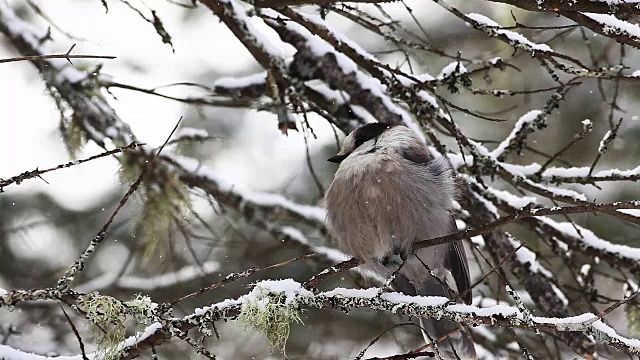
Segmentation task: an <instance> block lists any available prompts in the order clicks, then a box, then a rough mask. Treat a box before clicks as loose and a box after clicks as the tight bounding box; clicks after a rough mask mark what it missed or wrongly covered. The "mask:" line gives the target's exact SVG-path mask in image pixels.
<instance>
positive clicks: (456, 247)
mask: <svg viewBox="0 0 640 360" xmlns="http://www.w3.org/2000/svg"><path fill="white" fill-rule="evenodd" d="M451 223H452V224H453V225H452V230H451V232H452V233H453V232H455V231H456V222H455V219H454V218H453V216H452V217H451ZM445 266H446V267H447V269H448V270H449V271H450V272H451V275H453V279H454V280H455V281H456V287H457V288H458V293H459V294H462V293H464V292H465V291H467V289H469V287H471V279H470V278H469V263H468V261H467V254H466V252H465V250H464V245H463V244H462V240H457V241H454V242H452V243H450V244H449V249H448V251H447V255H446V260H445ZM463 300H464V302H465V303H467V304H471V291H467V293H466V294H465V296H464V298H463Z"/></svg>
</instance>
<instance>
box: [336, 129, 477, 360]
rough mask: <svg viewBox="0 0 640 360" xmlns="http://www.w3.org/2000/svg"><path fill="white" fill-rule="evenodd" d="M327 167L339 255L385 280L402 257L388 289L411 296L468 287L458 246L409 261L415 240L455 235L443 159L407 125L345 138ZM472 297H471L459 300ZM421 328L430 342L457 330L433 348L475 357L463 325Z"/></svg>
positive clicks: (451, 189) (449, 176) (424, 322)
mask: <svg viewBox="0 0 640 360" xmlns="http://www.w3.org/2000/svg"><path fill="white" fill-rule="evenodd" d="M329 161H333V162H340V167H339V168H338V171H337V172H336V174H335V178H334V180H333V183H332V184H331V186H330V187H329V190H328V191H327V194H326V208H327V220H328V226H329V230H330V231H331V233H332V234H333V235H334V236H335V237H336V238H337V240H338V245H339V247H340V248H341V249H342V250H343V251H345V252H347V253H349V254H351V255H353V256H356V257H357V258H359V259H361V260H362V261H364V265H363V267H364V268H365V269H367V270H370V271H373V272H375V273H376V274H378V275H380V276H383V277H385V278H389V277H390V276H391V275H392V273H393V272H394V271H395V270H396V269H397V268H398V266H399V265H400V264H401V263H402V262H403V260H402V259H406V263H405V264H404V266H403V267H402V269H401V271H400V273H399V274H398V275H397V276H396V279H395V280H394V281H393V282H392V286H393V288H394V289H395V290H396V291H400V292H402V293H405V294H408V295H433V296H446V297H450V298H451V297H452V296H454V294H452V293H451V291H450V288H456V290H457V291H458V292H460V293H462V292H464V291H465V290H467V289H468V288H469V286H470V281H469V270H468V264H467V259H466V255H465V251H464V247H463V245H462V243H461V242H459V241H458V242H454V243H450V244H444V245H437V246H433V247H429V248H425V249H421V250H419V251H417V252H416V254H413V255H410V254H411V248H412V244H413V243H414V242H416V241H420V240H426V239H430V238H434V237H438V236H443V235H448V234H450V233H452V232H455V231H456V227H455V221H454V218H453V217H452V214H451V211H452V206H453V203H452V201H453V200H454V198H455V195H456V194H455V192H456V189H455V182H454V176H453V172H452V170H451V167H450V165H449V163H448V162H447V161H446V160H445V159H444V158H442V157H438V158H435V157H434V156H433V155H431V153H430V152H429V151H428V149H427V148H426V146H425V144H424V143H423V142H422V141H421V140H420V139H419V138H418V137H417V136H416V135H415V134H414V133H413V132H412V131H411V130H410V129H408V128H407V127H405V126H401V125H391V124H382V123H372V124H367V125H363V126H361V127H359V128H358V129H356V130H354V131H353V132H352V133H351V134H349V135H348V136H347V137H346V138H345V141H344V144H343V147H342V150H341V151H340V152H339V153H338V155H336V156H335V157H333V158H331V159H329ZM409 255H410V256H409ZM420 260H421V261H420ZM423 263H424V264H423ZM425 264H426V265H427V267H428V268H429V269H431V270H432V271H433V272H434V273H435V275H436V276H437V277H438V278H439V279H440V280H439V279H436V278H434V277H433V276H431V275H430V273H429V271H428V270H427V268H426V267H425ZM447 275H451V276H452V277H453V279H454V281H455V284H450V285H451V287H449V286H448V285H445V284H444V282H445V281H446V280H445V279H446V278H447ZM470 299H471V293H470V292H468V293H467V295H466V296H465V298H464V300H465V302H467V303H468V302H469V301H470ZM420 322H421V326H422V328H423V333H425V332H426V333H425V338H426V339H427V341H430V339H439V338H442V337H444V336H446V335H447V334H450V333H451V332H453V331H455V330H456V329H460V330H458V331H457V332H455V333H454V334H452V335H451V336H449V338H448V339H446V340H444V341H441V342H439V343H438V351H439V355H440V356H441V357H442V358H443V359H456V358H460V359H475V357H476V356H475V349H474V345H473V340H472V339H471V336H470V333H469V330H468V329H467V328H466V327H465V326H464V325H462V324H460V323H457V322H452V321H449V320H435V319H432V318H423V319H420Z"/></svg>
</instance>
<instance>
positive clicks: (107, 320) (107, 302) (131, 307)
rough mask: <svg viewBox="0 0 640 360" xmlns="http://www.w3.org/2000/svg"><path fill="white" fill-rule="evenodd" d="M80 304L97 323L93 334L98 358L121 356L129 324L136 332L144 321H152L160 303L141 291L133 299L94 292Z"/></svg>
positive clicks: (89, 317)
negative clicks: (121, 345)
mask: <svg viewBox="0 0 640 360" xmlns="http://www.w3.org/2000/svg"><path fill="white" fill-rule="evenodd" d="M78 307H79V308H80V309H82V310H83V311H84V312H85V314H86V317H87V319H89V320H90V321H91V322H92V323H93V327H92V328H91V334H92V335H93V339H94V341H95V343H96V351H95V358H96V359H104V360H115V359H119V358H120V349H119V346H120V344H121V343H122V341H124V340H125V337H126V330H127V323H129V324H132V325H133V331H134V332H135V331H136V330H139V329H138V328H139V327H140V325H141V324H142V325H145V324H149V323H151V322H152V321H153V319H154V312H155V311H156V309H157V307H158V304H156V303H154V302H152V301H151V298H149V297H148V296H143V295H140V294H138V295H136V297H135V298H134V299H133V300H129V301H125V302H121V301H119V300H117V299H115V298H113V297H111V296H105V295H100V294H98V293H97V292H92V293H89V294H87V295H86V296H84V297H83V298H82V299H80V301H79V303H78Z"/></svg>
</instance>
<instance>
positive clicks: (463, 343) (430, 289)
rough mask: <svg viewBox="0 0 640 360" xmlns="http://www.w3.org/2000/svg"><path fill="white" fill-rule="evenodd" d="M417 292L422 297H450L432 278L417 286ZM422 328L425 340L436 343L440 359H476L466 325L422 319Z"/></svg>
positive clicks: (444, 320) (440, 284)
mask: <svg viewBox="0 0 640 360" xmlns="http://www.w3.org/2000/svg"><path fill="white" fill-rule="evenodd" d="M416 292H417V294H418V295H421V296H445V297H449V296H450V295H449V290H448V289H447V288H446V287H445V285H444V284H442V283H441V282H439V281H438V280H437V279H435V278H433V277H431V276H430V277H429V279H428V280H426V281H423V282H422V283H421V284H419V285H418V286H416ZM420 326H421V327H422V334H423V335H424V338H425V340H426V341H427V342H430V343H434V342H435V343H436V345H437V353H438V354H439V355H440V358H442V359H444V360H449V359H461V360H472V359H476V350H475V347H474V344H473V339H472V338H471V333H470V330H469V328H467V327H466V326H465V325H464V324H462V323H459V322H455V321H451V320H446V319H441V320H436V319H434V318H421V319H420ZM434 349H435V347H434Z"/></svg>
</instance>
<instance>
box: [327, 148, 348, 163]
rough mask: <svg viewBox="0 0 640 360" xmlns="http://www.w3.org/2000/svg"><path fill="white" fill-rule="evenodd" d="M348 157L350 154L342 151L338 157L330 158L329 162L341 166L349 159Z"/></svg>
mask: <svg viewBox="0 0 640 360" xmlns="http://www.w3.org/2000/svg"><path fill="white" fill-rule="evenodd" d="M347 156H349V154H347V153H345V152H344V151H342V150H340V152H338V153H337V154H336V155H334V156H332V157H330V158H328V159H327V161H328V162H332V163H335V164H340V163H341V162H342V160H344V159H346V158H347Z"/></svg>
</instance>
